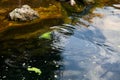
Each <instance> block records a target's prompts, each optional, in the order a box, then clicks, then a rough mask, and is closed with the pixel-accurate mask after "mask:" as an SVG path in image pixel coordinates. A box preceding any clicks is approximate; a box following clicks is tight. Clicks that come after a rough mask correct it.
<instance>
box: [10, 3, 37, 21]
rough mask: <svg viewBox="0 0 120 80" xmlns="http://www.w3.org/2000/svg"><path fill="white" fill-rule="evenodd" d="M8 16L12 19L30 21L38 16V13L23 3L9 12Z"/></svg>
mask: <svg viewBox="0 0 120 80" xmlns="http://www.w3.org/2000/svg"><path fill="white" fill-rule="evenodd" d="M9 17H10V19H11V20H14V21H30V20H34V19H36V18H38V17H39V14H38V13H37V12H36V11H34V10H33V9H32V8H31V7H30V6H28V5H23V6H22V7H21V8H16V9H14V10H13V11H12V12H10V13H9Z"/></svg>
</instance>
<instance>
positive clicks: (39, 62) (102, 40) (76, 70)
mask: <svg viewBox="0 0 120 80" xmlns="http://www.w3.org/2000/svg"><path fill="white" fill-rule="evenodd" d="M118 5H120V4H118ZM76 17H77V18H76ZM73 18H75V19H77V21H76V23H75V24H74V25H72V24H63V25H60V26H54V27H52V29H53V32H52V40H46V39H39V38H37V37H36V38H33V39H24V40H23V39H16V40H6V41H1V42H0V51H1V56H0V65H1V66H0V71H1V72H0V73H1V75H0V80H120V76H119V75H120V49H119V48H120V38H119V36H120V26H119V25H120V9H119V6H117V7H116V6H114V5H113V6H105V7H103V8H96V9H95V10H94V11H93V13H89V14H87V15H84V16H83V17H81V16H79V17H78V15H74V16H73ZM11 54H12V55H11ZM28 66H32V67H37V68H39V69H41V71H42V74H41V75H38V74H36V73H34V72H29V71H27V67H28Z"/></svg>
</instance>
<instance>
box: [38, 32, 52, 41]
mask: <svg viewBox="0 0 120 80" xmlns="http://www.w3.org/2000/svg"><path fill="white" fill-rule="evenodd" d="M39 38H44V39H50V40H51V32H46V33H44V34H42V35H41V36H40V37H39Z"/></svg>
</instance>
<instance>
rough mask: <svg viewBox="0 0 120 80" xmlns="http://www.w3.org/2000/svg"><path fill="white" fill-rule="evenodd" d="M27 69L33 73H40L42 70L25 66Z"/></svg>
mask: <svg viewBox="0 0 120 80" xmlns="http://www.w3.org/2000/svg"><path fill="white" fill-rule="evenodd" d="M27 70H28V71H34V72H35V73H37V74H38V75H40V74H41V73H42V72H41V70H40V69H38V68H36V67H28V68H27Z"/></svg>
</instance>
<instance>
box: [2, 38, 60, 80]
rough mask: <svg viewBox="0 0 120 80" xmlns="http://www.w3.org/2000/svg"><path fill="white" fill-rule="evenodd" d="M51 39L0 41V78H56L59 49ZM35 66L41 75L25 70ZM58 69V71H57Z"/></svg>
mask: <svg viewBox="0 0 120 80" xmlns="http://www.w3.org/2000/svg"><path fill="white" fill-rule="evenodd" d="M51 44H52V40H45V39H29V40H23V39H21V40H7V41H1V42H0V45H1V46H0V52H1V55H0V65H1V66H0V73H1V75H0V79H1V80H56V79H57V78H59V76H58V74H60V69H61V68H62V65H60V64H58V63H57V62H58V61H62V57H61V55H60V53H61V51H60V50H59V49H56V48H54V46H52V45H51ZM28 66H31V67H36V68H38V69H40V70H41V71H42V74H41V75H38V74H37V73H35V72H29V71H27V67H28ZM58 70H59V71H58Z"/></svg>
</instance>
